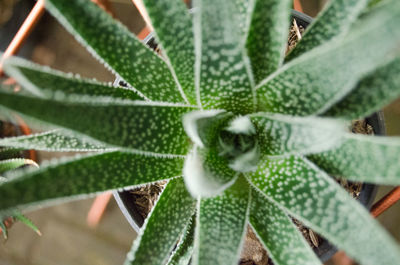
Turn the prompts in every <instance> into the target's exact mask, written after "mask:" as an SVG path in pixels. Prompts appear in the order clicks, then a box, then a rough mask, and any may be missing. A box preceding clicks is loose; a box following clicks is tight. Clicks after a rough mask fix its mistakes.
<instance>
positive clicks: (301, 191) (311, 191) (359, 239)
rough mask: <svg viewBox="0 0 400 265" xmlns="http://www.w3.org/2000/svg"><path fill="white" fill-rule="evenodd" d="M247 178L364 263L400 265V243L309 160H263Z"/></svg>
mask: <svg viewBox="0 0 400 265" xmlns="http://www.w3.org/2000/svg"><path fill="white" fill-rule="evenodd" d="M248 176H249V179H250V181H251V183H252V185H254V187H255V188H256V189H258V190H259V191H261V192H262V193H263V194H264V195H265V198H266V199H268V200H270V201H272V202H274V203H276V204H278V205H279V206H280V207H281V208H283V209H284V210H285V211H286V212H287V213H288V214H290V215H291V216H293V217H295V218H296V219H298V220H300V221H301V222H302V223H304V225H306V226H307V227H310V228H311V229H313V230H314V231H316V232H317V233H319V234H320V235H322V236H323V237H325V238H326V239H328V240H329V241H330V242H331V243H333V244H334V245H335V246H337V247H338V248H339V249H343V250H345V251H346V253H347V254H348V255H349V256H350V257H352V258H354V259H355V260H356V261H358V262H360V263H361V264H365V265H368V264H371V265H372V264H375V265H376V264H393V265H396V264H400V249H399V248H398V246H397V243H396V242H395V241H394V240H393V239H392V238H391V237H390V236H389V235H388V234H387V233H386V231H385V230H384V229H382V228H381V227H380V225H379V224H378V222H377V221H376V220H374V219H373V218H372V217H371V216H370V214H369V213H368V212H367V211H366V210H365V208H364V207H363V206H362V205H361V204H360V203H358V202H357V201H355V200H354V199H353V198H351V197H350V195H349V194H348V193H347V192H346V191H345V190H344V189H342V188H341V187H340V185H339V184H337V183H336V182H335V180H334V179H332V178H331V177H330V176H328V175H327V174H326V173H325V172H323V171H321V170H320V169H318V168H317V167H316V166H315V165H313V164H312V163H311V162H309V161H308V160H307V159H305V158H302V157H294V156H292V157H289V158H285V159H273V160H272V159H271V160H265V161H264V162H263V163H260V167H259V168H258V170H257V171H256V172H254V173H252V174H249V175H248ZM371 235H373V240H371Z"/></svg>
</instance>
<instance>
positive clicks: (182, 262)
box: [167, 215, 196, 265]
mask: <svg viewBox="0 0 400 265" xmlns="http://www.w3.org/2000/svg"><path fill="white" fill-rule="evenodd" d="M195 217H196V216H195V215H193V217H192V219H191V220H190V223H189V224H188V225H187V226H186V229H185V231H184V234H183V235H182V236H181V239H180V241H179V244H178V245H177V246H176V249H175V250H174V252H173V253H172V255H171V257H170V258H169V260H168V263H167V265H188V264H189V262H190V259H191V258H192V254H193V250H194V232H195V228H196V218H195Z"/></svg>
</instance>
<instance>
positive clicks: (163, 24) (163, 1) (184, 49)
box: [143, 0, 196, 104]
mask: <svg viewBox="0 0 400 265" xmlns="http://www.w3.org/2000/svg"><path fill="white" fill-rule="evenodd" d="M143 3H144V4H145V6H146V9H147V11H148V14H149V17H150V20H151V24H152V25H153V27H154V30H155V33H156V39H157V43H159V44H160V45H161V46H162V53H163V54H165V55H166V56H167V57H168V60H169V62H170V63H171V65H172V66H173V69H174V71H175V74H176V77H177V79H178V80H179V83H180V85H181V87H182V89H183V91H184V92H185V94H186V96H187V99H188V101H189V102H190V103H191V104H196V91H195V89H194V41H193V25H192V17H191V15H190V14H189V11H188V9H187V7H186V5H185V4H184V3H183V1H182V0H157V1H154V0H145V1H143Z"/></svg>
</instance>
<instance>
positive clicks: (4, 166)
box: [0, 148, 41, 239]
mask: <svg viewBox="0 0 400 265" xmlns="http://www.w3.org/2000/svg"><path fill="white" fill-rule="evenodd" d="M14 153H15V149H9V148H4V149H0V157H3V156H9V155H11V154H14ZM29 165H31V166H37V164H36V163H35V162H34V161H33V160H30V159H25V158H9V159H3V160H0V184H1V183H2V182H4V181H6V180H7V179H6V178H5V177H3V176H2V175H4V174H5V173H6V172H10V171H11V170H15V169H17V168H19V167H22V166H29ZM15 220H18V221H20V222H22V223H23V224H25V225H26V226H28V227H30V228H31V229H32V230H33V231H35V232H36V233H37V234H38V235H41V233H40V230H39V229H38V228H37V227H36V225H35V224H34V223H33V222H32V221H31V220H29V219H28V218H27V217H26V216H25V215H23V214H21V213H20V212H19V211H17V210H15V211H14V212H13V213H11V214H9V215H2V214H0V233H1V234H3V237H4V239H7V238H8V231H7V230H8V228H7V224H8V223H10V224H11V223H12V222H14V221H15Z"/></svg>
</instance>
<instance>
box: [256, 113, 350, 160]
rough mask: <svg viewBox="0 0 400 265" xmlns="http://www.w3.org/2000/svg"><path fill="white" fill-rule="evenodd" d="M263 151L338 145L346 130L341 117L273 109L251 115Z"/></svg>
mask: <svg viewBox="0 0 400 265" xmlns="http://www.w3.org/2000/svg"><path fill="white" fill-rule="evenodd" d="M249 117H250V119H251V121H252V122H253V124H254V125H255V127H256V131H257V138H258V144H259V145H260V150H261V153H262V154H265V155H272V156H274V155H287V154H310V153H316V152H321V151H322V150H328V149H330V148H332V147H334V146H336V145H339V144H340V143H341V140H342V135H343V134H344V133H345V132H346V131H347V128H346V126H345V124H344V123H343V122H342V121H340V120H333V119H323V118H316V117H306V118H301V117H293V116H286V115H281V114H274V113H256V114H251V115H249Z"/></svg>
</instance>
